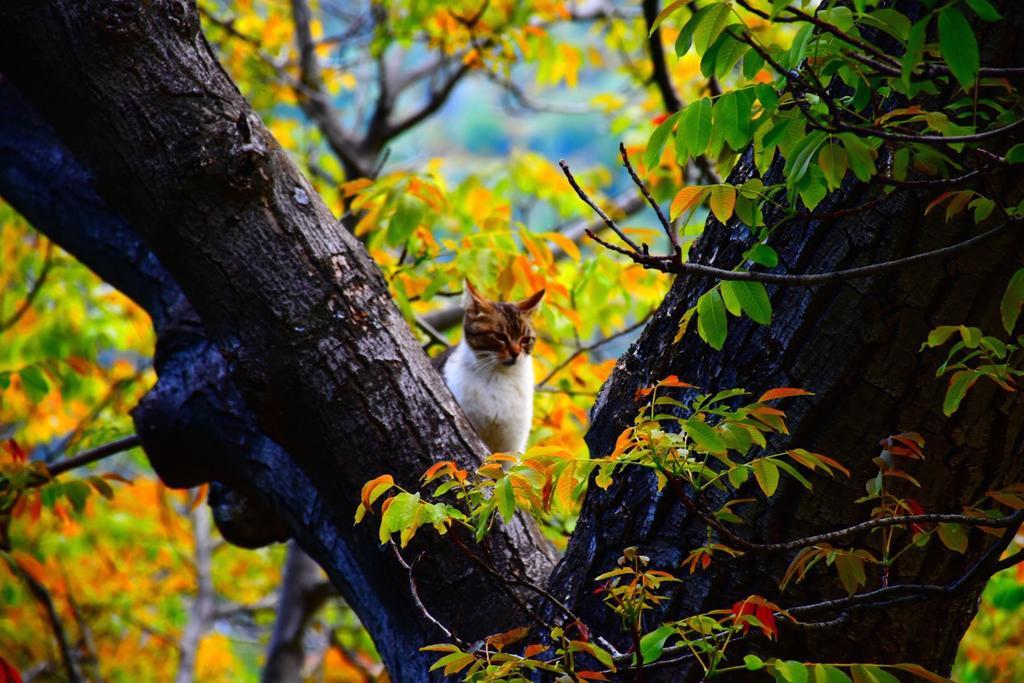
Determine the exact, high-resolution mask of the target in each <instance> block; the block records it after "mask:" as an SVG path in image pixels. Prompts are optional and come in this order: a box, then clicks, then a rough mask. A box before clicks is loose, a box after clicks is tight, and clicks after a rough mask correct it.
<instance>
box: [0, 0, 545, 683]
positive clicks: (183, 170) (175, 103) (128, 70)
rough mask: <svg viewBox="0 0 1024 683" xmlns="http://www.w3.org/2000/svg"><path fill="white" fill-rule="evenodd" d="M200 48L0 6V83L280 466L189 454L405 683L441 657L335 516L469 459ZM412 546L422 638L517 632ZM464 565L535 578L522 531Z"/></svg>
mask: <svg viewBox="0 0 1024 683" xmlns="http://www.w3.org/2000/svg"><path fill="white" fill-rule="evenodd" d="M71 27H74V28H71ZM198 29H199V22H198V16H197V14H196V12H195V7H194V6H193V5H192V4H191V3H186V2H179V1H176V0H164V1H157V2H152V3H142V2H106V1H103V2H84V3H83V2H70V1H69V2H47V3H37V2H21V1H17V2H12V3H7V4H5V5H4V6H3V7H2V8H0V71H2V72H3V73H4V74H5V75H6V76H7V77H9V78H10V79H11V80H12V81H13V82H14V83H15V84H16V85H17V86H18V87H19V89H20V90H21V91H22V92H23V93H25V95H26V96H27V97H28V98H29V99H30V100H31V101H32V102H33V103H34V104H35V105H36V106H37V107H38V108H39V109H40V110H41V111H42V113H43V114H44V116H46V118H47V119H48V120H49V121H50V122H52V123H53V124H54V126H55V128H56V129H57V131H58V132H59V134H60V135H61V137H62V138H63V139H64V141H65V142H67V143H68V145H69V146H70V147H71V148H72V149H73V150H74V152H75V153H76V155H77V156H79V157H80V158H81V159H83V160H84V161H85V163H86V164H87V166H88V168H89V169H90V170H91V171H92V172H94V174H95V178H96V180H97V185H98V187H99V189H100V192H101V194H103V196H104V197H105V198H106V199H107V201H108V202H109V204H110V205H111V206H112V207H114V208H115V209H117V210H118V211H120V212H122V214H123V215H124V216H126V217H127V218H128V220H129V221H130V222H131V225H133V226H135V227H136V228H137V229H138V231H139V233H141V235H142V236H143V238H144V239H145V241H146V242H147V243H148V244H149V245H150V246H151V247H152V248H153V250H154V251H155V252H156V254H157V256H158V257H159V260H160V262H161V263H162V264H163V265H164V266H165V267H166V268H167V270H168V271H169V272H170V273H171V274H172V275H173V277H174V278H175V280H176V281H177V282H178V283H179V284H180V285H181V286H182V289H183V290H184V291H185V293H186V295H187V296H188V299H189V301H190V302H191V303H192V304H193V305H194V306H195V308H196V310H198V311H199V314H200V316H201V318H202V321H203V324H204V326H205V328H206V329H207V330H208V331H209V333H210V335H211V337H212V338H213V339H214V340H215V341H216V343H217V345H218V347H219V348H220V350H221V352H222V353H223V355H224V356H225V357H226V358H227V359H228V363H227V365H228V366H230V369H231V373H232V376H233V377H234V379H235V381H236V383H237V385H238V387H239V388H240V390H241V392H242V394H243V395H244V396H245V398H246V401H247V403H248V405H249V406H251V407H252V408H253V409H254V410H255V412H256V414H257V415H258V419H259V423H260V425H261V427H262V428H263V431H264V432H266V433H267V434H269V435H270V436H271V438H272V439H273V442H276V443H279V444H280V445H281V446H284V447H285V448H287V450H288V453H290V454H292V456H293V458H289V457H288V456H287V455H286V454H285V453H284V451H282V450H281V449H280V448H270V447H259V444H252V443H244V444H240V446H241V447H240V448H236V449H235V450H234V451H233V452H232V453H228V454H223V453H220V454H214V453H204V454H203V455H204V457H205V458H207V459H208V460H210V461H209V462H205V463H203V464H204V465H205V466H206V467H207V468H208V469H209V472H210V475H211V477H212V478H216V479H220V480H224V481H229V482H241V483H244V485H245V486H244V487H245V488H246V489H248V490H250V491H253V492H256V493H258V494H259V495H261V497H263V498H264V499H265V500H267V501H269V502H270V503H271V505H272V506H273V508H274V509H275V511H276V512H277V514H278V515H279V517H281V518H282V519H284V520H286V521H287V523H288V524H289V526H290V528H291V530H292V531H293V533H294V535H295V537H296V539H297V540H298V542H299V543H300V544H301V545H302V546H303V548H304V549H305V550H306V551H307V552H308V553H310V555H312V556H313V557H314V558H316V559H317V561H318V562H319V563H320V564H321V565H322V566H324V567H325V569H327V571H328V573H329V575H330V576H331V579H332V581H334V582H335V583H336V584H337V585H338V586H339V589H340V590H341V591H342V593H343V595H344V596H345V597H346V599H347V600H348V601H349V603H350V604H352V606H353V607H354V608H355V609H356V611H357V612H358V613H359V615H360V617H361V618H362V620H363V622H364V624H365V625H366V626H367V628H368V629H369V630H370V632H371V634H372V635H373V637H374V640H375V641H376V642H377V643H378V646H379V647H380V650H381V653H382V655H383V656H384V659H385V662H386V664H387V666H388V669H389V671H391V674H392V677H393V678H394V679H395V680H403V681H404V680H408V681H414V680H422V679H423V678H424V677H425V676H426V674H425V669H426V666H425V665H426V664H427V662H429V661H430V659H431V658H430V657H429V656H427V655H424V654H421V653H419V652H418V647H420V646H421V645H423V644H425V643H429V642H434V641H437V640H440V639H442V638H443V636H442V634H441V633H440V632H438V630H437V629H436V627H435V626H434V625H433V623H432V622H431V621H430V619H429V618H428V617H427V615H425V614H423V613H422V611H421V610H420V609H419V607H418V605H417V601H416V599H415V596H414V595H413V589H412V588H411V586H412V585H413V584H412V583H411V581H410V577H409V576H408V573H407V572H406V571H405V570H404V569H403V568H402V566H401V565H400V564H399V563H398V562H397V560H396V559H395V558H394V557H393V556H392V555H391V551H390V550H389V549H387V548H382V547H381V546H380V544H379V542H378V541H377V540H376V533H375V530H374V529H373V524H372V522H371V523H370V524H364V525H361V526H359V527H356V528H354V529H353V527H352V513H353V511H354V510H355V507H356V504H357V503H358V494H359V490H360V488H361V486H362V484H363V483H364V482H365V481H366V480H367V479H368V478H370V477H372V476H375V475H377V474H381V473H384V472H393V473H395V475H396V479H397V480H398V481H399V482H400V483H403V484H405V485H407V486H410V487H411V486H413V485H414V482H415V480H416V477H417V476H418V475H419V473H421V472H422V471H423V470H425V469H426V468H427V467H428V466H429V465H430V464H431V463H432V462H433V461H434V460H436V459H437V458H439V457H449V458H452V459H455V460H457V461H459V462H461V463H462V464H464V465H472V464H473V463H475V462H477V460H478V457H479V455H480V454H481V453H482V452H483V450H484V449H483V446H482V444H481V443H480V441H479V439H478V437H477V436H476V435H475V434H474V433H473V431H472V429H471V427H470V426H469V424H468V422H467V421H466V419H465V417H464V416H463V415H462V413H461V411H460V410H459V409H458V406H457V405H456V404H455V402H454V400H453V399H452V397H451V395H450V393H449V392H448V391H447V390H446V388H445V387H444V385H443V383H442V382H441V380H440V378H439V377H438V376H437V374H436V373H435V372H434V371H433V370H432V369H430V367H429V364H428V363H427V359H426V357H425V355H424V354H423V352H422V351H421V350H420V348H419V346H418V345H417V344H416V342H415V340H414V339H413V338H412V335H411V334H410V333H409V331H408V328H407V327H406V326H405V324H404V322H403V321H402V320H401V317H400V315H399V313H398V311H397V309H396V308H395V307H394V305H393V304H392V302H391V300H390V297H389V295H388V292H387V288H386V287H385V284H384V282H383V279H382V278H381V276H380V273H379V271H378V270H377V269H376V267H375V266H374V265H373V263H372V262H371V261H370V259H369V257H368V256H367V255H366V253H365V251H363V249H362V247H361V246H360V245H359V244H358V243H357V242H356V241H355V240H354V239H353V238H352V237H351V236H350V235H349V234H348V233H347V232H346V231H344V230H343V229H340V228H339V227H338V225H337V223H336V221H335V220H334V218H333V217H332V216H331V215H330V213H329V212H328V210H327V209H326V208H325V207H324V206H323V204H322V203H321V201H320V199H319V198H318V197H317V196H316V195H315V193H314V192H313V190H312V188H311V187H310V186H309V185H308V183H307V182H306V181H305V180H304V179H303V178H302V177H301V175H300V174H299V173H298V171H297V170H296V169H295V167H294V165H293V164H292V163H291V162H290V160H289V159H288V158H287V156H286V155H285V154H284V152H283V151H281V150H280V149H279V148H278V146H277V145H276V143H275V142H274V141H273V139H272V138H271V136H270V135H269V133H268V132H267V131H266V129H265V128H264V127H263V125H262V123H261V122H260V121H259V120H258V118H257V117H256V116H255V115H254V114H253V113H252V111H251V109H250V108H249V106H248V105H247V103H246V102H245V101H244V99H243V98H242V97H241V95H240V94H239V93H238V91H237V89H236V88H235V87H234V85H233V84H232V83H231V82H230V80H229V79H228V78H227V76H226V75H225V74H224V72H223V71H222V70H221V69H220V67H219V65H218V64H217V63H216V60H215V59H214V58H213V56H212V53H211V51H210V49H209V47H208V46H207V44H206V42H205V40H204V39H203V38H202V36H201V34H200V33H199V30H198ZM69 53H73V54H74V55H75V59H73V60H70V59H67V58H66V57H67V55H68V54H69ZM115 148H116V149H119V150H120V151H119V153H118V154H114V155H111V154H110V150H112V149H115ZM226 370H227V368H226V367H220V368H210V369H204V368H196V367H195V366H192V367H182V368H178V371H180V372H200V373H202V372H207V371H208V372H210V373H211V375H210V377H209V381H213V382H216V383H218V384H221V385H222V384H223V382H224V380H225V379H226V372H225V371H226ZM217 373H220V374H219V376H218V374H217ZM168 405H173V402H170V403H168ZM241 426H242V427H244V426H245V425H241ZM239 431H242V430H239ZM243 435H244V432H243V433H239V434H238V436H243ZM143 436H144V438H145V435H143ZM273 442H269V441H268V442H267V443H266V444H262V445H263V446H270V445H271V444H272V443H273ZM214 458H215V459H214ZM424 536H425V538H424V539H423V540H421V541H419V542H418V543H415V544H414V547H412V548H410V549H408V550H407V551H406V553H407V559H408V561H409V562H410V563H412V564H414V565H415V574H416V575H415V584H416V585H417V586H418V588H419V592H420V596H419V597H420V598H421V599H422V601H423V602H424V603H425V604H426V607H427V609H428V610H430V612H432V613H433V615H434V616H436V617H437V618H438V619H439V620H440V621H441V622H443V623H444V624H446V625H448V626H449V628H451V629H452V630H453V631H454V632H455V633H456V634H457V635H459V636H460V637H463V638H465V639H467V640H471V641H472V640H475V639H477V638H479V637H482V636H484V635H487V634H490V633H493V632H494V631H495V629H499V630H500V629H501V628H507V627H510V626H513V625H517V624H520V623H522V622H523V621H524V616H523V614H522V612H521V610H520V607H519V606H518V605H517V600H518V596H515V595H509V594H508V593H507V592H506V591H505V590H504V587H503V585H496V584H495V583H494V581H493V580H491V579H490V578H489V577H487V576H486V575H481V574H480V573H479V572H477V571H475V566H474V564H473V561H472V560H471V559H468V558H467V557H466V556H465V555H464V554H463V553H462V552H460V551H459V550H458V549H457V547H456V546H455V544H453V543H450V542H448V541H447V540H446V539H440V540H438V539H430V538H427V537H426V535H424ZM484 552H486V553H488V558H489V560H490V561H491V562H493V563H495V564H496V565H497V566H498V567H499V569H500V570H501V571H505V572H515V573H519V574H525V575H526V576H529V577H531V578H533V579H534V580H540V579H542V578H543V577H544V576H545V575H546V574H547V572H548V570H549V567H550V557H549V555H548V552H547V549H546V547H545V546H544V544H543V543H542V542H541V541H540V540H539V538H538V536H537V535H536V534H535V531H534V530H533V528H532V526H531V525H530V524H529V523H528V522H526V521H525V520H524V519H522V518H518V519H517V520H516V521H515V522H514V523H513V524H511V525H509V526H507V527H505V528H503V529H501V530H500V531H499V532H498V534H497V535H496V536H495V537H494V538H493V539H491V540H490V541H489V542H488V544H487V547H486V548H485V549H484ZM421 553H422V555H421ZM420 558H422V559H420ZM453 595H459V596H461V597H462V600H452V599H451V597H450V596H453ZM485 603H486V604H488V606H489V609H488V610H487V611H486V612H484V611H482V610H479V609H478V606H479V605H480V604H485Z"/></svg>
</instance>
